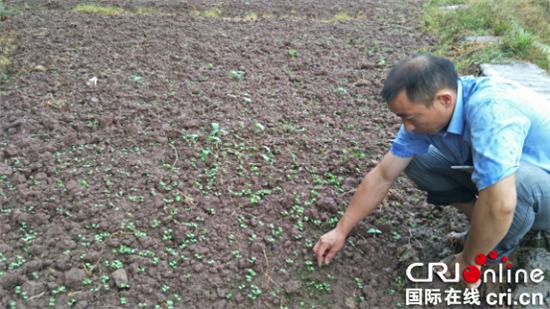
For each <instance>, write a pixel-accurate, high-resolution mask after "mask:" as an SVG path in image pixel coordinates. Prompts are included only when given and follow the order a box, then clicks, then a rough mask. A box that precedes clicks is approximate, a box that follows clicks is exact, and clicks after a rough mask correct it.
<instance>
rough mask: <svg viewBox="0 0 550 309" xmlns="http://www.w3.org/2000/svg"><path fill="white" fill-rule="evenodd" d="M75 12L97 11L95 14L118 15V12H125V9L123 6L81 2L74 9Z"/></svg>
mask: <svg viewBox="0 0 550 309" xmlns="http://www.w3.org/2000/svg"><path fill="white" fill-rule="evenodd" d="M73 12H77V13H80V12H85V13H95V14H103V15H116V14H123V13H124V10H123V9H121V8H113V7H103V6H98V5H95V4H81V5H79V6H77V7H75V8H74V9H73Z"/></svg>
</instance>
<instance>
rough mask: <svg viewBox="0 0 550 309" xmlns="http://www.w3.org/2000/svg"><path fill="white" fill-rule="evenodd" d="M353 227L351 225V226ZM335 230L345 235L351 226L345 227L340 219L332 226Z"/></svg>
mask: <svg viewBox="0 0 550 309" xmlns="http://www.w3.org/2000/svg"><path fill="white" fill-rule="evenodd" d="M352 228H353V227H352ZM334 229H335V230H336V231H337V232H339V233H340V234H343V235H344V236H347V235H348V233H349V231H351V228H347V227H346V226H345V224H344V223H342V221H340V222H338V223H337V224H336V227H335V228H334Z"/></svg>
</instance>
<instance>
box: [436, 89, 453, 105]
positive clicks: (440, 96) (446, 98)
mask: <svg viewBox="0 0 550 309" xmlns="http://www.w3.org/2000/svg"><path fill="white" fill-rule="evenodd" d="M454 97H455V95H454V93H453V92H452V91H451V90H450V89H441V90H439V91H438V92H437V94H436V100H437V101H438V102H440V103H441V104H443V105H444V106H445V108H449V107H452V106H453V98H454Z"/></svg>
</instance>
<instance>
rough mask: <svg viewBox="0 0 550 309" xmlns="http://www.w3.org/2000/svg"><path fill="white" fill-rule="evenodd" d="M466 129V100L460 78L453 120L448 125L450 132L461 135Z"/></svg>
mask: <svg viewBox="0 0 550 309" xmlns="http://www.w3.org/2000/svg"><path fill="white" fill-rule="evenodd" d="M463 130H464V102H463V97H462V85H461V81H460V79H459V80H458V88H457V90H456V103H455V110H454V112H453V117H452V118H451V122H450V123H449V126H448V127H447V130H446V131H447V132H448V133H453V134H458V135H461V134H462V131H463Z"/></svg>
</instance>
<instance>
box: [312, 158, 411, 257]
mask: <svg viewBox="0 0 550 309" xmlns="http://www.w3.org/2000/svg"><path fill="white" fill-rule="evenodd" d="M412 159H413V157H410V158H405V159H403V158H399V157H397V156H394V155H393V154H391V152H388V154H387V155H386V156H385V157H384V159H382V161H381V162H380V164H378V166H376V167H375V168H374V169H373V170H372V171H371V172H370V173H368V174H367V175H366V176H365V178H364V179H363V181H362V182H361V185H359V188H357V192H355V194H354V196H353V198H352V199H351V202H350V204H349V206H348V208H347V210H346V213H345V214H344V216H343V217H342V219H341V220H340V221H339V222H338V225H337V226H336V228H335V229H334V230H332V231H330V232H328V233H326V234H324V235H323V236H321V238H319V241H317V243H316V244H315V246H314V247H313V252H314V253H315V255H316V256H317V262H318V264H319V266H321V264H322V262H323V261H324V262H325V264H328V263H330V261H331V260H332V258H333V257H334V255H335V254H336V253H337V252H338V251H339V250H340V249H342V247H343V246H344V241H345V238H346V236H347V235H348V233H349V231H350V230H351V229H352V228H353V227H354V226H355V225H356V224H357V223H358V222H359V221H361V220H362V219H363V218H365V217H366V216H367V215H368V214H370V213H371V212H373V211H374V209H376V206H378V204H380V202H381V201H382V200H383V199H384V197H386V194H387V193H388V190H389V189H390V187H391V185H392V184H393V182H394V181H395V180H396V179H397V177H398V176H399V174H401V172H403V171H404V170H405V168H406V167H407V165H409V163H410V162H411V160H412ZM325 255H326V256H325ZM324 256H325V257H324ZM323 257H324V258H323Z"/></svg>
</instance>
